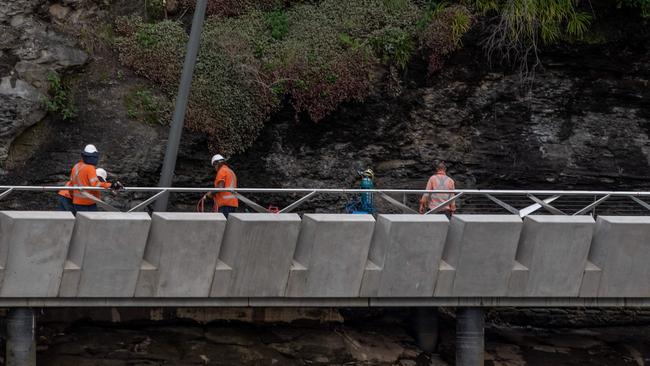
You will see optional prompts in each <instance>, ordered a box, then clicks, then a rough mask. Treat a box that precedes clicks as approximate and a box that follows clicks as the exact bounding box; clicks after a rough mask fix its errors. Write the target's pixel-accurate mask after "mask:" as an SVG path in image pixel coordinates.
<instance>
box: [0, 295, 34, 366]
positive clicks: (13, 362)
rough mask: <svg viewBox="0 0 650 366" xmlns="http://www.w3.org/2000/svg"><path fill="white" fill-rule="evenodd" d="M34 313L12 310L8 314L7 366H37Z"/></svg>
mask: <svg viewBox="0 0 650 366" xmlns="http://www.w3.org/2000/svg"><path fill="white" fill-rule="evenodd" d="M35 325H36V324H35V320H34V311H33V310H32V309H30V308H11V309H9V313H8V314H7V347H6V349H7V351H6V355H7V366H36V342H35V341H34V328H35Z"/></svg>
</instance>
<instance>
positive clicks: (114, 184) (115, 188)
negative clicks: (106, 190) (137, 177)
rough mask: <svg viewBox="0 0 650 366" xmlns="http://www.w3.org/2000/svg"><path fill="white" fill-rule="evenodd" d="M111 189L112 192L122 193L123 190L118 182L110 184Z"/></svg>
mask: <svg viewBox="0 0 650 366" xmlns="http://www.w3.org/2000/svg"><path fill="white" fill-rule="evenodd" d="M111 189H112V190H114V191H122V190H124V185H123V184H122V183H120V181H119V180H118V181H116V182H115V183H111Z"/></svg>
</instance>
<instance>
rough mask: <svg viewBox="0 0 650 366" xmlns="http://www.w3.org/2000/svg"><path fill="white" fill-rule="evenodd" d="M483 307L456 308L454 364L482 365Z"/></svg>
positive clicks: (461, 365)
mask: <svg viewBox="0 0 650 366" xmlns="http://www.w3.org/2000/svg"><path fill="white" fill-rule="evenodd" d="M484 325H485V319H484V313H483V308H478V307H476V308H458V309H457V310H456V366H482V365H483V358H484V351H485V350H484V349H485V337H484Z"/></svg>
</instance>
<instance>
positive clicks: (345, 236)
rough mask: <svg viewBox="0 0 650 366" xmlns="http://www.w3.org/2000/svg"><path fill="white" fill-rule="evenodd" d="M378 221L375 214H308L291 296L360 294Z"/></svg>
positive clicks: (290, 286)
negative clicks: (373, 215)
mask: <svg viewBox="0 0 650 366" xmlns="http://www.w3.org/2000/svg"><path fill="white" fill-rule="evenodd" d="M374 224H375V219H374V218H373V217H372V215H339V214H305V215H304V216H303V219H302V226H301V230H300V236H299V238H298V246H297V247H296V252H295V254H294V257H293V259H294V263H293V265H292V269H291V272H290V275H289V283H288V286H287V292H286V296H288V297H358V296H359V290H360V289H361V279H362V277H363V272H364V269H365V267H366V263H367V260H368V250H369V248H370V240H371V239H372V232H373V228H374Z"/></svg>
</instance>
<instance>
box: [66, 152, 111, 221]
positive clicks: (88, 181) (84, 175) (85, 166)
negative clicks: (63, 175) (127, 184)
mask: <svg viewBox="0 0 650 366" xmlns="http://www.w3.org/2000/svg"><path fill="white" fill-rule="evenodd" d="M98 161H99V151H98V150H97V148H96V147H95V146H94V145H86V147H85V148H84V150H83V152H82V153H81V161H80V162H78V163H77V164H76V165H75V166H74V167H73V168H72V171H71V172H70V182H71V184H70V185H71V186H76V187H103V188H110V189H114V190H121V189H122V188H124V186H122V184H121V183H120V182H115V183H110V182H106V181H105V180H106V177H107V175H106V171H103V169H101V170H102V171H103V172H101V171H100V174H102V175H103V177H101V178H100V177H98V175H97V169H96V166H97V163H98ZM102 180H104V181H102ZM89 195H91V196H94V197H95V198H96V199H99V198H100V197H101V192H99V191H87V192H82V191H78V190H74V191H72V203H73V206H74V212H84V211H97V204H96V203H95V201H94V200H93V199H92V198H90V197H89Z"/></svg>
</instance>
